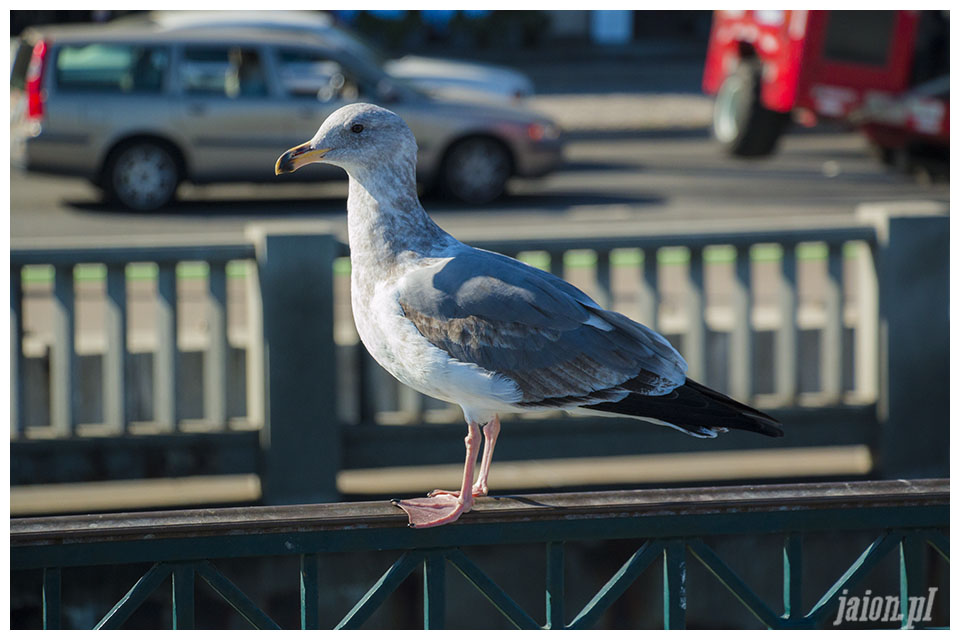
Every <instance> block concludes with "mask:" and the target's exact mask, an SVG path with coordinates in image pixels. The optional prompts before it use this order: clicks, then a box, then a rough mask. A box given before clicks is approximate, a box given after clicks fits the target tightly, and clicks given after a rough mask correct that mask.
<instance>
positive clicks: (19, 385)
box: [10, 264, 26, 438]
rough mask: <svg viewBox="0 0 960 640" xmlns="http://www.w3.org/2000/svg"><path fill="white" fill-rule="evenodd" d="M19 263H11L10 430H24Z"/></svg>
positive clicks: (18, 435)
mask: <svg viewBox="0 0 960 640" xmlns="http://www.w3.org/2000/svg"><path fill="white" fill-rule="evenodd" d="M21 277H22V276H21V270H20V266H19V265H15V264H12V265H10V430H11V431H12V432H13V433H12V435H13V437H14V438H22V437H23V431H24V419H23V416H24V410H25V409H26V407H24V406H23V286H22V281H21Z"/></svg>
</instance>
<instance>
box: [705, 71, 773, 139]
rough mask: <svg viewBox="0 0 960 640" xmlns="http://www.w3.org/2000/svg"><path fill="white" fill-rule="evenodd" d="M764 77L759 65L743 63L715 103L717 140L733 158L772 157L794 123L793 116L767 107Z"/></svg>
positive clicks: (729, 79)
mask: <svg viewBox="0 0 960 640" xmlns="http://www.w3.org/2000/svg"><path fill="white" fill-rule="evenodd" d="M760 74H761V70H760V67H759V65H757V64H755V63H742V64H741V65H740V66H739V67H738V68H737V70H736V71H734V72H733V73H731V74H730V75H729V76H727V78H726V79H725V80H724V81H723V84H722V85H720V90H719V91H718V92H717V98H716V101H715V102H714V103H713V134H714V137H716V139H717V140H719V141H720V143H721V144H722V145H723V146H724V148H725V149H726V150H727V152H728V153H730V154H732V155H736V156H765V155H769V154H770V153H772V152H773V150H774V149H775V148H776V146H777V141H778V140H779V139H780V134H782V133H783V131H784V129H786V126H787V124H788V123H789V122H790V114H789V113H780V112H779V111H773V110H771V109H767V108H766V107H764V106H763V103H762V101H761V99H760V88H761V76H760Z"/></svg>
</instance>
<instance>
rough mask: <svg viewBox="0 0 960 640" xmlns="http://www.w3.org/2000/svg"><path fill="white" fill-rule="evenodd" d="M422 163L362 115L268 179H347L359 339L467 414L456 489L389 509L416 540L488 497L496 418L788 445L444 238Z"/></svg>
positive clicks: (748, 413)
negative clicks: (331, 175)
mask: <svg viewBox="0 0 960 640" xmlns="http://www.w3.org/2000/svg"><path fill="white" fill-rule="evenodd" d="M416 161H417V142H416V139H415V138H414V135H413V132H411V131H410V128H409V127H408V126H407V124H406V123H405V122H404V121H403V119H402V118H400V117H399V116H398V115H397V114H395V113H393V112H392V111H389V110H387V109H384V108H382V107H379V106H376V105H372V104H363V103H357V104H350V105H347V106H345V107H342V108H340V109H338V110H337V111H335V112H333V113H332V114H331V115H330V116H329V117H327V119H326V120H325V121H324V122H323V124H322V125H321V127H320V129H319V130H318V131H317V133H316V135H314V136H313V138H312V139H311V140H309V141H308V142H305V143H303V144H301V145H299V146H296V147H293V148H292V149H289V150H288V151H286V152H285V153H284V154H283V155H281V156H280V158H279V159H278V160H277V163H276V167H275V172H276V174H277V175H279V174H282V173H290V172H293V171H296V170H297V169H299V168H300V167H303V166H305V165H308V164H311V163H314V162H323V163H327V164H332V165H335V166H338V167H341V168H343V169H344V170H345V171H346V172H347V175H348V176H349V192H348V196H347V226H348V233H349V242H350V258H351V264H352V270H351V283H350V284H351V303H352V306H353V318H354V321H355V322H356V326H357V332H358V333H359V335H360V339H361V341H362V342H363V344H364V345H365V346H366V348H367V350H368V351H369V352H370V354H371V355H372V356H373V358H374V359H375V360H376V361H377V362H378V363H379V364H380V365H381V366H382V367H383V368H384V369H386V370H387V371H389V372H390V373H391V374H392V375H393V376H394V377H395V378H397V379H398V380H399V381H400V382H402V383H404V384H406V385H409V386H410V387H412V388H414V389H416V390H417V391H419V392H420V393H423V394H426V395H429V396H432V397H434V398H439V399H440V400H444V401H446V402H450V403H454V404H458V405H460V407H461V408H462V409H463V415H464V419H465V420H466V423H467V436H466V438H465V439H464V443H465V446H466V462H465V463H464V469H463V481H462V483H461V486H460V489H459V490H456V491H444V490H439V489H438V490H435V491H432V492H431V493H430V494H428V496H427V497H425V498H413V499H406V500H395V501H394V504H396V505H397V506H399V507H400V508H401V509H403V510H404V511H405V512H406V514H407V516H408V519H409V524H410V526H412V527H415V528H426V527H435V526H439V525H444V524H448V523H451V522H454V521H455V520H457V519H458V518H459V517H460V516H461V515H462V514H464V513H466V512H468V511H470V509H471V507H472V506H473V504H474V499H475V498H477V497H480V496H485V495H487V492H488V490H489V487H488V484H487V483H488V479H489V474H490V465H491V462H492V459H493V450H494V447H495V446H496V443H497V437H498V435H499V433H500V419H499V414H500V413H505V412H509V413H517V412H530V411H542V410H545V409H563V410H567V411H568V412H580V413H582V412H589V413H593V414H598V413H599V414H607V415H609V414H616V415H622V416H631V417H636V418H642V419H644V420H647V421H649V422H654V423H658V424H661V425H665V426H668V427H672V428H673V429H677V430H679V431H682V432H684V433H686V434H689V435H691V436H694V437H698V438H714V437H716V436H717V434H718V433H722V432H726V431H727V430H729V429H742V430H746V431H753V432H756V433H761V434H763V435H767V436H782V435H783V432H782V430H781V429H780V428H779V427H780V423H779V422H778V421H777V420H775V419H774V418H771V417H770V416H768V415H766V414H764V413H762V412H760V411H758V410H757V409H753V408H751V407H749V406H747V405H745V404H742V403H740V402H737V401H735V400H733V399H731V398H729V397H727V396H725V395H723V394H722V393H719V392H717V391H714V390H712V389H709V388H707V387H706V386H704V385H701V384H699V383H697V382H695V381H693V380H691V379H689V378H687V376H686V371H687V363H686V361H684V359H683V357H682V356H681V355H680V354H679V353H678V352H677V350H676V349H674V348H673V346H671V345H670V343H669V342H668V341H667V340H666V339H665V338H664V337H663V336H661V335H659V334H658V333H656V332H655V331H653V330H651V329H649V328H647V327H645V326H643V325H642V324H640V323H638V322H635V321H633V320H631V319H630V318H628V317H626V316H624V315H622V314H619V313H616V312H614V311H609V310H607V309H604V308H603V307H602V306H600V305H599V304H597V303H596V302H594V301H593V300H592V299H591V298H590V297H589V296H587V295H586V294H585V293H583V292H582V291H580V290H579V289H577V288H576V287H574V286H573V285H571V284H569V283H568V282H566V281H564V280H562V279H561V278H558V277H556V276H554V275H552V274H550V273H547V272H545V271H541V270H540V269H536V268H534V267H532V266H530V265H527V264H525V263H523V262H520V261H518V260H514V259H513V258H510V257H507V256H504V255H500V254H498V253H493V252H491V251H485V250H483V249H477V248H475V247H471V246H468V245H466V244H464V243H462V242H460V241H458V240H456V239H455V238H454V237H453V236H451V235H450V234H449V233H447V232H446V231H444V230H443V229H441V228H440V227H439V226H438V225H437V224H436V223H435V222H434V221H433V220H432V219H431V218H430V216H429V215H427V213H426V211H424V209H423V206H422V205H421V204H420V200H419V198H418V197H417V187H416ZM481 428H482V433H483V439H484V443H485V444H484V446H483V456H482V458H481V460H480V469H479V474H478V475H477V480H476V482H474V480H473V477H474V471H475V467H476V462H477V456H478V454H479V453H480V434H481ZM544 437H545V438H548V437H550V436H549V434H547V433H545V434H544Z"/></svg>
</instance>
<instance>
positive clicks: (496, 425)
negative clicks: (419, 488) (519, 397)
mask: <svg viewBox="0 0 960 640" xmlns="http://www.w3.org/2000/svg"><path fill="white" fill-rule="evenodd" d="M498 435H500V416H496V415H495V416H493V420H491V421H490V422H488V423H487V424H485V425H484V426H483V440H484V442H483V458H482V459H481V461H480V475H479V477H477V481H476V482H475V483H474V485H473V497H474V498H479V497H480V496H485V495H487V492H488V491H489V487H488V486H487V476H489V475H490V463H491V462H492V461H493V448H494V447H495V446H497V436H498ZM429 495H430V497H434V496H439V495H450V496H458V495H460V492H459V491H446V490H444V489H434V490H433V491H431V492H430V494H429Z"/></svg>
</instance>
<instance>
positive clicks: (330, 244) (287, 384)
mask: <svg viewBox="0 0 960 640" xmlns="http://www.w3.org/2000/svg"><path fill="white" fill-rule="evenodd" d="M247 234H248V237H249V238H250V239H251V240H252V241H253V242H254V244H255V245H256V252H257V274H256V285H257V286H256V291H255V292H254V295H253V296H252V297H251V300H250V305H251V313H252V314H253V315H254V316H255V317H256V316H259V317H260V318H262V321H261V322H262V336H260V335H257V334H256V333H254V334H253V335H254V336H255V337H254V338H253V339H252V340H251V346H252V349H253V351H254V353H253V354H252V357H251V358H250V360H249V362H250V364H249V365H248V373H249V375H251V376H252V378H251V380H252V384H251V385H249V386H250V387H252V391H253V393H254V394H255V395H259V394H262V398H263V406H262V411H263V413H262V418H263V428H262V429H261V432H260V433H261V436H260V441H261V449H262V466H261V468H262V473H261V484H262V487H263V500H264V502H265V503H267V504H291V503H297V502H316V501H332V500H336V499H337V498H338V493H337V483H336V480H337V471H338V470H339V469H340V464H341V434H340V430H341V424H340V419H339V414H338V411H337V371H336V367H337V361H336V350H335V345H334V341H333V260H334V258H335V257H336V254H337V240H336V238H335V237H334V236H333V235H329V234H323V233H310V232H303V233H297V231H296V230H294V231H290V230H289V228H284V230H283V231H280V230H277V231H276V232H273V231H271V229H270V227H268V226H253V227H249V228H248V229H247ZM258 350H259V351H258Z"/></svg>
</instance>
